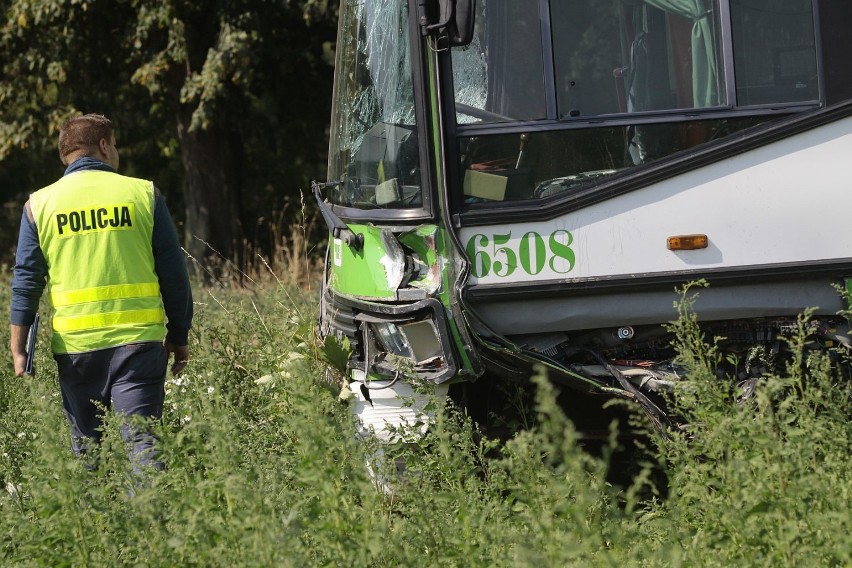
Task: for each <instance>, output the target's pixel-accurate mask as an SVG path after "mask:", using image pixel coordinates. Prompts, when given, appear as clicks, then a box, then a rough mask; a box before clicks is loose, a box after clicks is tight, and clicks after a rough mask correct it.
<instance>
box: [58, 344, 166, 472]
mask: <svg viewBox="0 0 852 568" xmlns="http://www.w3.org/2000/svg"><path fill="white" fill-rule="evenodd" d="M54 358H55V359H56V364H57V366H58V367H59V387H60V389H61V390H62V403H63V405H64V407H65V416H66V417H67V418H68V422H69V423H70V425H71V439H72V444H71V446H72V449H73V450H74V453H75V454H77V455H78V456H82V455H84V454H85V453H86V451H87V450H88V449H89V448H90V447H92V446H93V445H97V443H98V442H99V441H100V438H101V431H100V427H101V423H102V413H103V409H110V408H112V409H113V410H114V411H115V412H116V413H118V414H120V415H124V416H127V417H131V416H141V417H145V418H151V419H156V420H159V419H160V417H161V416H162V413H163V400H164V398H165V381H166V365H167V364H168V353H167V352H166V349H165V348H164V347H163V345H162V344H161V343H155V342H148V343H134V344H130V345H122V346H119V347H112V348H109V349H99V350H97V351H88V352H85V353H74V354H57V355H54ZM99 405H101V406H99ZM121 434H122V437H123V438H124V440H125V442H126V443H128V444H129V445H130V447H131V449H130V457H131V460H132V461H133V463H134V468H136V467H137V466H142V465H150V466H153V467H158V468H159V467H161V464H160V463H159V462H158V461H157V459H156V453H157V452H156V449H155V448H154V444H155V442H156V439H155V437H154V436H153V434H151V433H150V432H148V431H147V430H146V429H145V428H138V427H134V426H132V425H131V424H130V423H129V422H126V423H125V425H124V426H123V427H122V430H121Z"/></svg>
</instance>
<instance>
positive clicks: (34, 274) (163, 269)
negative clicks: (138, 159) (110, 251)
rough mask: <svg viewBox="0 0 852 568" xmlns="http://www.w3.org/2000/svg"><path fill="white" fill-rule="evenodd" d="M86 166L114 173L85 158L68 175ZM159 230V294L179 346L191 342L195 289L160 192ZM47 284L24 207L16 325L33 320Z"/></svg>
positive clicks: (169, 336)
mask: <svg viewBox="0 0 852 568" xmlns="http://www.w3.org/2000/svg"><path fill="white" fill-rule="evenodd" d="M85 170H104V171H108V172H115V170H114V169H113V168H111V167H110V166H109V165H107V164H105V163H103V162H101V161H99V160H96V159H94V158H89V157H86V158H80V159H79V160H76V161H74V162H73V163H72V164H71V165H69V166H68V168H67V169H66V170H65V174H64V175H68V174H71V173H74V172H78V171H85ZM155 194H156V198H155V199H156V200H155V202H154V231H153V234H152V236H151V249H152V251H153V253H154V270H155V271H156V272H157V278H158V279H159V282H160V294H161V295H162V297H163V308H164V309H165V312H166V319H167V320H168V322H167V323H166V329H167V333H166V340H167V341H169V342H171V343H173V344H174V345H178V346H180V345H186V344H187V338H188V335H189V328H190V325H191V324H192V290H191V288H190V285H189V278H188V277H187V273H186V265H185V264H184V263H185V258H184V256H183V253H182V251H181V248H180V243H179V242H178V236H177V230H176V229H175V225H174V223H173V222H172V217H171V214H170V213H169V209H168V207H167V206H166V201H165V199H164V198H163V196H162V195H161V194H160V193H159V192H155ZM46 284H47V261H46V260H45V258H44V253H43V252H42V250H41V246H40V245H39V241H38V231H37V229H36V224H35V222H33V221H31V220H30V218H29V216H28V215H27V210H26V207H24V212H23V215H22V216H21V229H20V232H19V234H18V249H17V252H16V255H15V270H14V274H13V277H12V305H11V320H12V323H13V324H15V325H22V326H28V325H31V324H32V323H33V320H34V319H35V314H36V312H37V311H38V303H39V299H40V298H41V295H42V292H43V291H44V288H45V285H46Z"/></svg>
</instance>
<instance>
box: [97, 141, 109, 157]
mask: <svg viewBox="0 0 852 568" xmlns="http://www.w3.org/2000/svg"><path fill="white" fill-rule="evenodd" d="M107 146H109V142H108V141H107V139H106V138H101V139H100V140H98V150H100V151H101V154H103V155H104V156H108V155H109V154H107Z"/></svg>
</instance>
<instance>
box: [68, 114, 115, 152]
mask: <svg viewBox="0 0 852 568" xmlns="http://www.w3.org/2000/svg"><path fill="white" fill-rule="evenodd" d="M112 134H113V128H112V121H110V119H108V118H107V117H105V116H104V115H102V114H81V115H79V116H74V117H72V118H69V119H68V121H66V122H65V124H63V125H62V129H61V130H60V131H59V157H60V158H61V159H62V162H63V163H66V160H65V158H66V157H68V156H69V155H71V154H73V153H75V152H79V151H82V152H83V155H91V154H93V153H94V152H95V151H96V150H97V147H98V142H100V141H101V138H103V139H105V140H107V141H109V140H112Z"/></svg>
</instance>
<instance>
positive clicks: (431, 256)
mask: <svg viewBox="0 0 852 568" xmlns="http://www.w3.org/2000/svg"><path fill="white" fill-rule="evenodd" d="M850 21H852V8H850V5H849V4H848V3H845V2H841V1H840V0H778V1H776V2H771V3H768V2H762V1H756V0H535V1H530V2H516V1H511V0H475V1H474V0H343V1H342V2H341V6H340V29H339V36H338V43H337V63H336V69H335V73H336V79H335V91H334V106H333V112H332V120H331V139H330V155H329V170H328V180H327V181H326V182H323V183H317V184H315V185H314V193H315V195H316V197H317V200H318V203H319V204H320V208H321V210H322V213H323V216H324V218H325V220H326V222H327V224H328V226H329V229H330V239H329V248H328V252H327V259H326V276H325V280H324V285H323V292H322V306H321V314H320V330H321V333H322V334H323V335H324V336H326V337H336V338H338V339H340V340H341V341H344V342H345V343H347V344H348V345H349V348H350V349H351V356H350V359H349V363H348V373H349V380H350V381H351V382H352V386H353V387H354V388H353V389H352V390H353V392H354V393H355V396H356V398H357V403H356V408H357V409H358V412H359V413H361V416H362V422H363V423H364V424H365V428H368V429H369V428H373V429H374V430H377V431H382V430H383V428H385V426H384V425H386V424H390V425H391V426H396V425H399V424H400V423H402V421H404V420H405V419H413V420H417V418H416V416H417V411H418V409H419V408H420V406H418V405H419V404H421V403H422V404H425V401H426V400H427V399H428V396H427V395H428V394H438V395H443V394H444V393H445V392H446V389H447V385H449V384H465V385H470V384H472V383H474V382H475V383H476V384H477V385H479V387H480V390H478V391H471V392H477V393H479V394H475V395H472V396H468V400H467V402H468V403H470V404H471V405H476V404H483V405H485V406H486V407H487V400H485V399H487V396H485V397H483V396H480V395H481V393H482V392H487V385H488V384H490V383H492V382H494V381H495V380H497V379H498V378H500V379H505V378H511V379H517V380H521V381H522V380H524V379H526V378H528V377H529V375H530V373H531V369H532V367H533V365H535V364H537V363H541V364H544V365H545V366H546V367H547V368H548V369H549V372H550V376H551V378H552V379H553V380H557V381H559V382H560V383H561V384H562V385H564V386H566V387H569V388H568V389H567V391H566V392H567V393H568V394H567V395H566V396H565V398H566V405H567V406H568V407H569V410H571V407H573V410H574V416H572V417H575V418H577V417H579V418H578V420H580V422H581V424H580V426H581V429H582V428H584V427H587V429H589V430H594V429H595V428H601V427H602V428H604V429H605V428H606V424H607V421H608V420H609V418H608V417H607V416H606V410H605V407H606V404H605V401H606V400H609V399H611V398H612V397H620V398H625V399H629V400H633V401H635V402H638V403H639V404H640V406H641V407H642V408H643V409H644V410H645V411H646V413H647V414H648V416H649V417H650V418H651V420H652V422H654V423H655V424H663V423H665V421H666V413H665V409H664V408H663V407H662V406H661V405H660V403H659V398H657V397H656V396H655V395H656V393H657V391H659V390H661V389H667V388H669V387H670V386H671V383H672V382H673V381H677V380H679V376H680V375H679V373H678V369H677V368H676V367H675V366H674V365H673V364H672V362H671V361H672V357H673V352H672V349H671V347H670V338H669V337H668V336H667V332H666V328H665V327H664V325H665V324H666V323H667V322H669V321H671V320H673V319H675V317H676V312H675V310H674V308H673V303H674V301H675V300H677V296H676V294H675V289H676V288H677V287H679V286H683V284H685V283H687V282H691V281H697V280H704V281H706V282H707V283H709V287H708V288H706V289H702V291H701V294H700V297H699V299H698V301H697V302H696V304H695V310H696V312H697V313H698V317H699V319H700V321H701V324H702V326H704V328H705V329H706V331H707V332H708V334H709V335H710V336H719V337H722V338H724V339H722V340H720V343H719V347H720V349H722V350H723V351H725V352H727V353H729V354H731V355H732V357H731V358H730V359H731V360H739V361H740V362H741V363H740V364H735V365H733V366H732V367H731V368H729V369H725V370H724V373H725V374H726V375H728V376H730V377H731V379H732V380H733V381H744V380H750V379H752V378H757V377H758V376H759V374H760V372H761V369H762V367H761V365H760V364H758V363H756V362H754V361H751V362H747V359H748V357H747V356H746V354H747V353H748V352H750V350H752V349H753V348H755V347H756V346H757V347H760V348H761V349H763V350H765V352H766V353H770V354H780V352H781V351H783V349H784V347H783V343H784V342H783V338H784V336H785V335H788V334H789V333H790V332H791V330H792V329H793V327H794V326H793V324H794V323H795V321H796V317H797V315H798V314H800V313H802V312H803V311H805V310H807V309H809V308H813V309H814V310H815V311H814V319H813V322H814V323H813V325H812V328H811V331H812V334H813V336H814V340H815V342H816V344H818V345H820V346H823V347H826V348H828V347H830V346H838V345H839V346H841V348H846V349H848V346H849V344H850V342H849V337H848V323H847V322H846V320H845V319H844V318H842V317H839V316H838V315H837V314H838V312H839V311H842V310H843V309H844V307H845V305H844V303H843V301H842V296H841V295H840V294H839V293H838V290H837V288H846V289H848V288H849V286H850V284H849V282H850V277H852V240H850V239H848V238H845V237H844V236H843V228H844V227H845V226H846V224H847V223H848V218H849V212H850V208H851V207H850V206H852V198H850V182H849V176H848V174H847V173H846V171H845V162H846V160H848V156H850V155H852V77H850V75H849V74H848V73H847V72H845V69H846V63H845V61H844V59H845V58H844V56H843V54H844V53H849V52H850V51H852V31H850V28H852V26H848V25H846V23H848V22H850ZM751 375H754V377H752V376H751ZM483 383H485V384H486V387H485V390H482V385H483ZM412 385H414V386H412ZM471 388H472V387H471ZM409 396H414V398H415V400H416V401H418V400H419V401H421V402H420V403H418V402H415V403H414V404H413V405H412V404H411V402H410V399H409ZM378 401H381V403H379V402H378ZM405 401H407V402H405ZM487 412H488V409H486V413H487ZM583 420H586V422H585V423H584V422H583Z"/></svg>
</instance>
